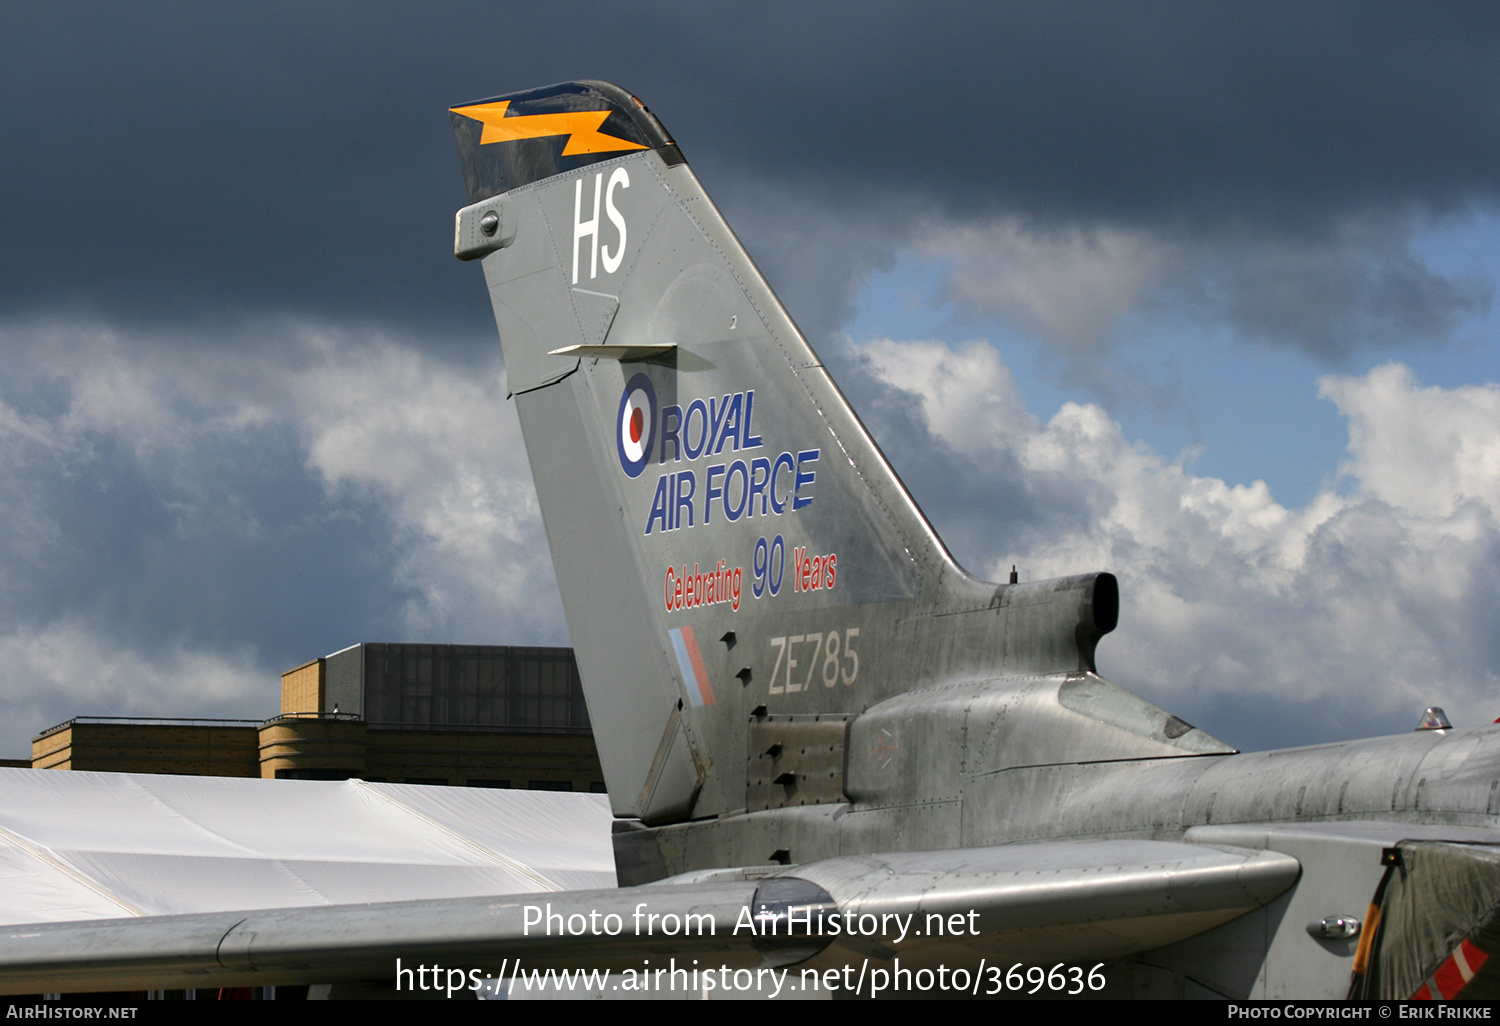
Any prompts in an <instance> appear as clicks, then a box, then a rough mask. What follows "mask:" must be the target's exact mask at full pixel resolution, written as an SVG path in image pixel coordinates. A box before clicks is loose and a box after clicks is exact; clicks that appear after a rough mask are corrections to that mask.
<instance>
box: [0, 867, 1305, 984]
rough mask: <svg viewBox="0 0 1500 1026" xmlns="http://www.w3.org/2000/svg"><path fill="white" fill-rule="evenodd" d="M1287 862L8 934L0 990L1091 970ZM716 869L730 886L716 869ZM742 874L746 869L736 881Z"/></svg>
mask: <svg viewBox="0 0 1500 1026" xmlns="http://www.w3.org/2000/svg"><path fill="white" fill-rule="evenodd" d="M1298 871H1299V867H1298V863H1297V860H1296V859H1293V858H1291V857H1290V856H1286V855H1281V854H1278V853H1275V852H1254V851H1248V850H1244V849H1238V848H1228V847H1217V846H1215V847H1210V846H1206V845H1197V844H1183V843H1167V842H1156V841H1091V842H1051V843H1045V844H1026V845H1010V846H1002V847H993V848H974V849H965V850H948V851H936V852H911V853H901V854H891V855H878V856H863V857H849V858H836V859H828V860H825V861H822V862H815V863H810V864H807V865H803V866H796V867H790V868H787V869H784V870H780V871H779V872H777V873H775V874H774V875H769V876H765V877H762V878H761V879H760V880H758V881H754V880H733V879H731V880H717V881H702V880H695V881H691V882H672V881H664V882H662V883H659V884H654V885H651V886H648V887H637V888H624V889H618V890H593V891H561V892H554V893H551V894H532V895H520V896H512V897H501V898H493V899H477V900H476V899H472V898H471V899H464V900H442V901H418V902H398V903H389V904H375V905H344V906H332V907H322V908H304V909H280V910H268V911H256V912H244V913H209V914H203V915H188V916H162V917H153V918H146V919H124V920H103V921H93V922H86V923H58V924H46V925H40V926H31V927H13V928H11V930H10V931H9V933H8V935H6V936H3V937H0V992H6V993H19V992H35V991H38V990H58V991H62V990H67V991H79V990H109V989H122V988H125V987H127V986H128V987H131V988H137V989H138V988H141V987H163V988H175V987H182V986H196V987H205V986H228V985H235V986H250V985H266V984H280V985H289V984H300V983H326V982H330V981H340V980H361V979H374V980H394V979H395V973H396V959H397V958H400V959H401V960H402V964H403V966H408V965H410V966H415V965H419V964H422V965H431V964H434V963H436V964H441V965H444V966H452V967H455V968H456V967H460V966H462V967H465V968H468V967H475V968H477V969H479V970H480V971H481V976H482V975H483V974H484V973H492V974H500V973H504V972H505V971H506V970H507V968H508V967H509V968H510V969H511V970H512V971H513V970H514V968H515V967H516V966H517V960H519V966H520V968H521V969H523V970H531V969H537V970H545V969H547V968H583V969H591V970H592V969H599V970H609V971H629V970H636V971H640V970H642V969H643V968H645V967H646V965H647V963H646V960H647V959H651V960H653V961H652V962H651V963H650V964H651V965H655V966H660V965H661V964H662V963H663V962H664V961H665V960H666V959H668V958H671V957H679V958H684V959H698V960H699V963H700V964H701V965H703V966H705V967H706V966H709V965H715V966H717V965H726V966H729V967H731V968H754V967H759V966H789V965H795V964H805V965H808V966H820V965H828V966H832V965H843V964H846V963H848V962H849V961H850V960H851V959H852V960H856V961H857V960H858V959H861V958H868V959H872V960H874V961H876V962H885V961H889V960H892V959H894V958H896V957H900V958H901V960H902V965H905V966H909V967H912V968H916V967H919V966H924V965H934V966H935V965H937V964H939V963H942V962H943V961H944V960H948V961H949V964H952V959H953V958H954V957H955V956H958V957H962V958H967V959H972V958H974V957H980V956H983V957H989V958H991V959H995V960H1003V961H1004V962H1006V963H1007V964H1008V963H1009V962H1013V961H1024V962H1025V963H1026V964H1029V965H1037V964H1042V963H1046V964H1051V963H1052V962H1055V961H1069V962H1072V963H1075V964H1085V965H1087V964H1091V963H1097V962H1100V961H1106V960H1108V959H1112V958H1118V957H1120V956H1123V955H1127V954H1131V953H1134V952H1138V951H1143V950H1147V949H1150V948H1153V947H1158V946H1160V945H1162V944H1167V943H1172V942H1174V941H1179V940H1183V939H1185V938H1187V937H1191V936H1193V935H1195V934H1197V933H1199V932H1202V931H1203V930H1206V929H1209V928H1211V927H1213V926H1216V925H1218V924H1220V923H1223V922H1226V921H1228V920H1229V919H1232V918H1234V917H1236V916H1238V915H1241V914H1243V913H1244V912H1247V911H1249V910H1251V909H1253V908H1257V907H1259V906H1260V905H1263V904H1265V903H1266V902H1268V901H1270V900H1271V899H1273V898H1275V897H1276V896H1277V895H1279V894H1281V893H1282V892H1283V891H1285V890H1286V889H1287V888H1288V887H1290V886H1291V885H1292V883H1293V882H1294V881H1295V880H1296V878H1297V874H1298ZM731 875H732V874H731ZM747 875H748V874H747Z"/></svg>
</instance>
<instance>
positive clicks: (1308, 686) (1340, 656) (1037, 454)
mask: <svg viewBox="0 0 1500 1026" xmlns="http://www.w3.org/2000/svg"><path fill="white" fill-rule="evenodd" d="M0 19H3V21H0V24H3V25H4V28H5V31H4V32H0V94H3V96H4V98H5V101H6V102H5V103H4V104H0V132H3V138H4V140H5V143H4V145H3V146H0V183H3V188H0V238H3V239H4V243H5V244H4V245H3V246H0V347H3V354H4V364H3V373H0V511H3V516H0V715H3V720H0V722H3V724H4V727H3V735H0V754H6V755H11V756H20V755H22V754H23V753H25V752H26V751H27V750H28V748H29V741H30V738H31V736H32V735H33V734H35V733H36V732H37V731H38V730H40V729H42V728H43V727H46V726H48V725H50V724H52V723H55V722H58V721H60V720H62V719H66V718H67V717H69V716H73V715H140V716H156V715H175V716H246V717H254V718H261V717H264V716H268V715H271V714H272V713H273V712H275V711H276V708H277V703H278V700H279V691H278V683H277V682H278V675H279V673H280V672H281V671H282V670H285V669H288V668H290V667H292V666H294V665H297V664H299V663H301V662H304V661H306V660H307V659H310V658H312V657H314V656H318V655H323V654H326V653H328V652H332V651H334V650H337V649H339V648H342V647H344V646H345V645H348V644H352V643H354V642H356V641H387V640H407V641H432V642H454V643H496V644H526V643H536V644H566V643H567V640H568V639H567V629H566V626H565V624H564V623H563V619H562V615H561V609H560V604H559V602H558V600H557V595H556V586H555V583H554V582H553V578H552V571H551V564H550V559H549V558H548V556H547V552H546V544H545V539H544V536H543V533H542V529H541V524H540V520H539V517H538V515H537V510H536V502H535V497H534V495H533V493H532V491H531V485H530V476H529V471H528V469H527V466H526V460H525V455H524V452H522V450H521V448H520V439H519V431H518V429H517V426H516V422H515V417H514V413H513V411H512V409H511V408H510V406H509V404H508V403H507V402H506V401H505V400H504V395H505V383H504V367H503V364H502V363H501V361H500V359H499V347H498V345H497V343H496V341H495V336H494V325H493V322H492V320H491V319H490V315H489V310H488V304H487V303H486V302H485V296H484V290H483V285H482V279H481V277H480V273H479V271H478V269H477V268H475V267H473V266H469V265H463V264H460V263H458V262H457V261H455V260H454V259H453V257H452V248H451V247H452V213H453V210H454V209H456V208H457V207H459V206H461V205H462V204H463V203H464V201H465V199H464V193H463V187H462V182H461V179H460V176H459V173H458V165H457V160H456V157H455V154H454V150H453V142H452V137H451V134H450V132H449V128H448V120H447V115H446V109H447V108H448V107H450V106H454V105H456V104H458V103H461V102H464V101H469V100H475V99H480V98H484V97H488V96H492V95H495V94H498V93H502V92H507V91H512V90H516V89H524V88H528V87H532V86H537V85H543V84H547V83H551V82H557V81H563V80H567V79H572V78H604V79H610V80H614V81H617V82H619V83H620V84H622V85H624V86H625V87H626V88H628V89H630V90H632V91H633V92H635V93H636V94H637V95H639V96H640V97H641V98H642V99H643V100H644V101H645V102H646V103H647V104H648V105H650V106H651V108H652V109H653V111H654V112H655V113H656V114H657V115H658V116H659V117H660V118H661V119H662V121H663V122H664V123H665V125H666V126H667V128H668V130H669V131H670V132H671V133H672V134H673V135H674V136H675V137H676V139H677V140H678V142H679V143H680V144H681V146H682V149H683V151H684V153H685V154H686V156H687V158H688V160H689V162H690V163H691V164H692V165H693V167H694V170H695V171H696V172H697V174H698V176H699V178H700V179H701V180H702V181H703V183H704V185H705V186H706V187H707V189H708V190H709V192H710V193H711V194H712V195H713V196H714V197H715V199H716V201H717V202H718V203H719V205H720V206H721V208H722V209H723V210H724V212H725V214H726V216H727V217H728V218H729V220H730V222H731V224H733V225H734V226H735V228H736V230H737V231H738V232H739V233H740V235H741V237H742V239H743V241H744V242H745V244H746V247H747V249H748V250H749V251H750V253H751V254H752V256H754V257H755V258H756V260H757V261H758V262H759V263H760V265H761V267H762V269H763V270H764V271H765V272H766V274H767V276H768V278H769V279H770V280H771V282H772V284H773V286H775V287H776V288H777V290H778V292H779V293H780V294H781V297H782V299H783V300H784V301H785V302H786V304H787V306H788V308H789V309H790V310H791V312H792V314H793V316H794V317H796V318H797V320H798V321H799V323H800V324H801V326H802V328H803V330H804V331H805V332H806V334H807V335H808V337H809V339H810V340H811V341H812V343H813V345H814V346H815V348H817V349H818V351H819V352H820V353H821V354H822V355H823V356H824V358H825V360H826V361H827V363H828V365H829V366H830V368H831V370H832V371H833V373H834V376H835V378H836V380H838V381H839V383H840V384H841V385H842V386H843V387H844V388H845V390H846V391H847V392H848V393H849V394H850V396H851V397H852V398H853V399H854V401H855V403H856V406H857V408H858V409H859V411H860V413H861V415H862V416H863V417H864V419H865V420H866V422H867V424H868V425H869V426H870V428H871V430H872V432H873V433H874V434H875V435H876V437H877V439H878V440H879V441H880V443H881V444H882V446H883V447H884V448H885V449H886V451H887V453H888V454H889V455H890V456H891V458H892V460H893V462H895V464H896V466H897V469H898V470H899V471H900V472H901V473H902V475H903V477H904V478H905V479H906V480H907V482H908V484H909V485H910V487H911V488H912V490H913V492H914V494H915V495H916V497H917V499H918V501H919V502H920V503H921V504H922V505H923V507H924V509H926V511H927V512H928V513H929V515H930V516H931V517H932V519H933V520H934V521H935V523H936V525H937V528H938V530H939V533H940V534H942V535H943V536H944V538H945V540H947V541H948V543H949V544H950V546H951V548H952V549H953V550H954V552H955V554H956V555H957V556H958V558H959V559H960V561H961V562H963V563H964V564H965V565H966V566H967V567H968V568H970V569H971V570H973V571H975V572H977V573H980V574H983V575H987V576H990V577H992V578H997V579H998V578H1000V576H1001V575H1003V573H1004V572H1006V571H1008V570H1009V567H1010V565H1011V564H1013V563H1014V564H1017V565H1018V566H1020V568H1021V570H1022V572H1023V576H1024V577H1025V578H1026V579H1036V578H1038V577H1042V576H1049V575H1053V574H1063V573H1074V572H1082V571H1085V570H1093V569H1107V570H1111V571H1114V572H1115V573H1116V574H1118V575H1119V577H1120V581H1121V587H1122V594H1123V610H1122V615H1121V625H1120V629H1119V630H1118V631H1117V632H1116V633H1115V635H1113V636H1111V637H1110V638H1108V639H1106V640H1105V642H1103V644H1102V645H1101V647H1100V652H1099V660H1100V668H1101V670H1102V671H1103V672H1104V673H1105V674H1106V675H1107V676H1110V677H1112V678H1113V679H1115V680H1117V681H1119V682H1120V683H1121V684H1123V685H1125V686H1127V687H1130V688H1132V689H1134V690H1137V691H1139V692H1140V693H1142V694H1144V695H1145V696H1146V697H1148V698H1149V699H1151V700H1152V701H1155V702H1157V703H1158V704H1160V705H1162V706H1164V707H1166V708H1167V709H1169V710H1170V711H1172V712H1174V713H1177V714H1178V715H1181V716H1183V717H1184V718H1186V719H1188V720H1189V721H1191V722H1194V723H1196V724H1197V725H1199V726H1201V727H1203V728H1204V729H1205V730H1207V731H1209V732H1210V733H1212V734H1215V735H1217V736H1219V737H1222V738H1223V739H1224V740H1226V741H1230V742H1231V743H1234V744H1236V745H1240V746H1243V747H1246V748H1255V747H1267V746H1277V745H1289V744H1301V743H1311V742H1315V741H1319V740H1327V739H1333V738H1342V737H1354V736H1363V735H1367V734H1372V733H1395V732H1400V731H1403V730H1407V729H1410V727H1411V726H1413V725H1414V724H1415V722H1416V720H1417V718H1418V716H1419V715H1420V713H1421V711H1422V709H1423V707H1424V706H1426V705H1428V704H1440V705H1444V706H1446V707H1447V708H1448V711H1449V713H1450V715H1452V716H1453V718H1454V719H1455V721H1456V722H1458V723H1460V724H1461V725H1477V724H1480V723H1487V722H1489V721H1490V720H1492V719H1494V718H1495V717H1496V716H1500V672H1497V670H1496V669H1495V667H1496V665H1497V661H1500V660H1497V656H1500V640H1497V627H1500V584H1497V581H1500V519H1497V518H1500V386H1497V385H1496V384H1495V382H1496V380H1497V378H1500V359H1497V355H1496V341H1497V337H1496V336H1497V331H1500V326H1497V322H1496V318H1495V314H1494V313H1493V304H1494V298H1495V297H1494V293H1495V288H1496V283H1497V281H1500V60H1497V55H1500V16H1496V15H1495V14H1494V12H1493V11H1492V10H1491V9H1489V8H1487V7H1485V6H1482V5H1477V4H1454V5H1447V4H1426V5H1421V6H1418V5H1411V4H1396V5H1384V4H1376V3H1358V4H1334V3H1324V4H1304V5H1295V6H1293V5H1275V6H1265V5H1249V4H1211V3H1189V4H1172V3H1158V4H1150V5H1142V4H1134V5H1127V4H1115V3H1097V4H1094V3H1077V4H1062V3H1056V2H1049V3H1041V4H976V5H960V4H952V5H942V6H939V7H936V8H934V7H931V6H924V7H921V8H919V7H917V6H916V5H898V4H872V3H861V4H852V5H835V4H826V5H802V4H797V5H793V4H786V5H776V4H769V5H768V4H755V5H738V4H736V5H729V4H726V5H701V4H699V5H688V4H651V5H647V4H630V5H625V4H567V5H551V4H549V5H541V4H531V5H519V4H474V5H465V4H445V5H440V6H432V5H421V6H418V5H394V4H371V3H360V4H336V3H326V4H295V5H294V4H280V5H278V4H256V5H218V4H211V3H193V4H181V5H174V4H165V3H164V4H154V5H149V6H139V5H137V6H125V5H107V4H98V5H94V4H67V3H58V4H46V5H42V4H31V3H4V4H0Z"/></svg>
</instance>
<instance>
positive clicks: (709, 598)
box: [452, 82, 1119, 823]
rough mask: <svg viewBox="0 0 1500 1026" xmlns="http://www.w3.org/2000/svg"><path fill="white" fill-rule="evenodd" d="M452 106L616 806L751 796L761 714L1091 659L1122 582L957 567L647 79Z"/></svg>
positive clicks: (846, 706)
mask: <svg viewBox="0 0 1500 1026" xmlns="http://www.w3.org/2000/svg"><path fill="white" fill-rule="evenodd" d="M452 119H453V125H454V131H455V134H456V136H457V139H458V148H459V152H460V155H461V158H462V163H463V168H464V179H465V182H466V184H467V186H468V190H469V195H470V199H471V201H472V202H471V204H470V205H469V206H467V207H465V208H464V209H463V210H461V211H459V213H458V215H457V221H456V230H455V247H454V248H455V252H456V254H457V255H458V256H459V257H460V258H462V259H475V258H482V260H483V267H484V271H485V278H486V282H487V284H488V287H489V292H490V299H491V302H492V305H493V307H494V313H495V320H496V324H497V326H498V328H499V332H500V341H501V346H502V347H503V350H504V355H505V363H506V370H507V374H508V380H509V387H510V390H511V392H512V393H513V394H514V395H515V398H516V403H517V408H518V411H519V414H520V419H521V426H522V430H523V432H524V434H525V439H526V447H527V452H528V456H529V458H530V461H531V466H532V471H533V474H534V476H535V480H536V486H537V493H538V497H539V499H540V503H541V508H542V514H543V518H544V520H545V522H546V527H547V534H548V539H549V543H550V545H551V549H552V556H553V561H554V563H555V565H556V570H557V575H558V583H559V586H560V589H561V593H562V599H563V605H564V608H565V611H566V614H567V618H568V626H569V630H570V632H571V634H572V638H573V643H574V647H575V649H576V652H577V657H578V666H579V671H580V673H581V675H582V678H583V682H584V687H585V689H586V693H587V695H588V701H589V711H590V716H591V718H592V719H593V722H594V724H595V725H596V730H597V733H598V742H599V750H600V757H601V760H602V762H603V765H604V769H605V773H606V776H607V778H608V784H609V791H610V795H611V798H612V801H613V803H614V808H615V811H616V813H617V814H618V815H621V816H637V817H640V818H641V819H643V820H645V821H646V822H648V823H652V822H656V823H663V822H671V821H675V820H680V819H684V818H689V817H691V818H700V817H703V816H708V815H715V814H719V813H722V812H725V811H733V810H735V809H742V808H745V807H746V803H747V784H746V779H747V776H746V775H747V773H749V774H750V776H752V777H753V776H754V767H753V765H752V763H753V762H754V760H755V759H756V758H758V757H759V755H758V753H757V752H755V751H753V750H752V749H753V748H754V746H755V744H756V743H757V742H756V741H755V723H756V722H762V723H763V722H764V721H765V720H766V718H767V717H771V718H773V719H774V718H775V717H776V716H791V717H804V716H806V717H815V718H816V717H821V718H822V721H826V722H828V723H834V722H838V723H842V722H843V721H844V720H846V719H848V718H849V717H850V716H851V715H852V714H857V713H859V712H860V711H862V710H863V709H866V708H868V707H869V706H871V705H873V704H875V703H877V702H880V701H882V700H885V699H888V698H890V697H892V696H894V695H898V694H902V693H904V692H907V691H910V690H911V689H913V688H916V687H921V686H924V685H929V684H936V683H941V682H942V681H944V680H951V679H968V680H974V679H981V678H995V677H1003V676H1014V675H1022V674H1045V673H1064V672H1082V671H1089V670H1092V669H1093V654H1094V646H1095V644H1096V643H1097V641H1098V640H1099V638H1100V637H1102V636H1103V635H1104V634H1105V633H1107V632H1108V631H1109V630H1111V629H1113V627H1114V625H1115V621H1116V618H1117V614H1118V608H1119V600H1118V592H1117V590H1116V585H1115V580H1114V578H1113V577H1112V576H1110V575H1109V574H1091V575H1086V576H1082V577H1072V578H1065V579H1062V580H1057V581H1045V582H1037V583H1034V584H1032V583H1028V584H992V583H988V582H984V581H980V580H978V579H976V578H974V577H972V576H970V575H969V574H967V573H965V572H964V571H963V570H961V569H960V568H959V567H958V566H957V565H956V564H955V563H954V562H953V560H952V559H951V558H950V557H949V555H948V553H947V552H946V550H945V549H944V548H943V546H942V544H941V542H940V541H939V540H938V538H937V536H936V534H935V533H934V532H933V530H932V528H931V527H930V526H929V525H928V523H927V521H926V519H925V518H924V517H923V515H922V514H921V512H920V511H919V510H918V508H917V506H916V504H915V503H914V502H913V501H912V499H911V497H910V496H909V495H908V493H907V492H906V489H905V488H904V487H903V486H902V484H901V482H900V481H899V480H898V479H897V477H896V475H895V473H894V472H893V471H892V470H891V468H890V466H889V465H888V464H887V462H886V460H885V458H884V457H883V456H882V454H881V453H880V451H879V449H878V448H877V446H876V445H875V443H874V442H873V440H872V439H871V438H870V436H869V435H868V434H867V432H866V431H865V429H864V427H863V426H862V425H861V423H860V421H859V419H858V418H857V417H856V416H855V414H854V412H853V410H852V409H851V408H850V406H849V404H848V402H847V401H846V400H845V398H844V396H843V395H842V393H840V391H839V390H838V388H837V387H836V386H835V385H834V383H833V381H832V379H831V378H830V377H829V375H828V373H827V371H826V370H825V369H824V367H823V364H822V362H821V361H820V360H819V359H818V356H817V354H816V353H815V352H814V351H813V350H812V348H811V347H810V346H809V345H808V343H807V340H806V339H805V338H804V337H803V336H802V334H801V333H800V332H799V331H798V330H797V327H796V325H795V324H793V323H792V320H791V318H790V317H789V316H788V314H787V312H786V310H785V309H783V307H782V306H781V303H780V302H779V301H778V300H777V298H776V296H775V294H774V293H773V292H772V291H771V289H770V287H769V286H768V285H767V284H766V281H765V279H764V278H763V277H762V276H761V274H760V273H759V271H758V270H757V269H756V267H755V265H754V263H753V262H752V261H751V259H750V258H749V256H748V255H746V253H745V251H744V249H743V248H742V247H741V245H740V243H739V240H738V239H737V238H736V237H735V235H734V233H733V231H731V230H730V228H729V226H728V225H727V224H726V223H725V221H724V219H723V218H722V216H720V214H719V211H718V210H717V208H716V207H715V206H714V205H713V203H712V202H711V201H710V200H709V198H708V196H707V195H706V194H705V193H704V191H703V189H702V187H701V186H700V185H699V183H698V181H697V179H696V178H695V177H694V175H693V173H692V170H691V169H690V168H689V167H688V165H687V164H686V162H685V161H684V160H683V158H682V153H681V151H680V150H679V149H678V148H677V146H676V144H675V143H674V142H673V141H672V139H671V137H670V136H669V135H668V134H667V132H666V130H665V129H664V128H662V126H661V123H660V122H659V121H657V120H656V118H655V117H654V116H653V115H651V113H650V112H649V111H648V110H647V109H646V108H645V107H644V106H643V105H642V104H641V103H640V102H639V101H638V100H636V99H635V98H634V97H633V96H631V95H630V94H629V93H627V92H626V91H625V90H623V89H620V88H619V87H618V86H613V85H609V84H607V83H600V82H573V83H567V84H564V85H557V86H551V87H548V88H545V89H538V90H532V91H529V92H523V93H513V94H510V95H508V96H501V97H497V98H494V99H490V100H485V101H480V102H477V103H469V104H464V105H462V106H458V107H454V108H453V109H452ZM747 723H748V724H750V727H749V729H747ZM840 729H841V728H840ZM833 732H834V733H839V730H834V731H833ZM831 743H832V744H833V745H834V746H835V748H839V749H841V746H842V735H840V737H839V738H838V739H836V740H834V741H832V742H831ZM828 760H833V761H836V757H835V756H834V755H829V756H828ZM825 761H827V760H825ZM747 767H748V769H747ZM830 772H831V773H833V775H834V776H838V774H837V772H835V771H833V770H830ZM836 789H837V788H836V787H835V790H836ZM750 790H751V791H753V790H754V787H753V786H752V787H750Z"/></svg>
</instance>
